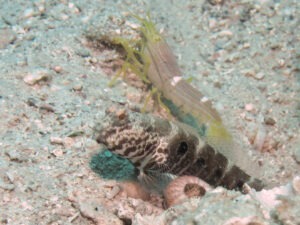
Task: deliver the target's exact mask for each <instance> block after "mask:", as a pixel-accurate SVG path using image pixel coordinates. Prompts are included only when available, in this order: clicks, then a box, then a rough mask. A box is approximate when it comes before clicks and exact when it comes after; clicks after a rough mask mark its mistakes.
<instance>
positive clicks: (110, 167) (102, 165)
mask: <svg viewBox="0 0 300 225" xmlns="http://www.w3.org/2000/svg"><path fill="white" fill-rule="evenodd" d="M90 167H91V169H92V170H93V171H94V172H95V173H97V174H98V175H99V176H100V177H102V178H104V179H114V180H135V179H136V177H137V170H136V169H135V167H134V166H133V165H132V163H131V162H130V161H129V160H128V159H125V158H122V157H120V156H118V155H116V154H113V153H112V152H110V151H108V150H105V151H103V152H101V153H98V154H96V155H94V156H92V158H91V161H90Z"/></svg>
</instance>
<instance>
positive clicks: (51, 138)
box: [50, 137, 64, 145]
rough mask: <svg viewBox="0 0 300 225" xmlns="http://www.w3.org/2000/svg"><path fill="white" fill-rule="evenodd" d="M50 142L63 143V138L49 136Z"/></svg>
mask: <svg viewBox="0 0 300 225" xmlns="http://www.w3.org/2000/svg"><path fill="white" fill-rule="evenodd" d="M50 143H51V144H57V145H63V144H64V140H63V139H62V138H60V137H50Z"/></svg>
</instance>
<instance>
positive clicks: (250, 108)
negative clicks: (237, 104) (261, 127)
mask: <svg viewBox="0 0 300 225" xmlns="http://www.w3.org/2000/svg"><path fill="white" fill-rule="evenodd" d="M253 109H254V105H253V104H252V103H248V104H246V105H245V110H246V111H247V112H251V111H253Z"/></svg>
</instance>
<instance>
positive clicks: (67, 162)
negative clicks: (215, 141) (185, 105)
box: [0, 0, 300, 225]
mask: <svg viewBox="0 0 300 225" xmlns="http://www.w3.org/2000/svg"><path fill="white" fill-rule="evenodd" d="M220 2H222V1H213V0H211V1H204V0H203V1H192V0H189V1H171V0H170V1H167V0H166V1H158V0H154V1H149V2H147V1H121V0H119V1H118V0H117V1H108V0H107V1H105V0H103V1H100V0H94V1H92V0H87V1H79V0H74V1H67V0H50V1H42V0H37V1H21V0H13V1H3V0H2V1H1V2H0V5H1V7H0V15H1V16H0V59H1V60H0V137H1V139H0V147H1V151H0V156H1V157H0V223H1V224H154V223H153V221H157V222H156V224H227V225H229V224H250V223H251V222H252V223H254V222H256V223H255V224H291V225H295V224H300V222H299V218H297V217H296V215H297V214H298V215H299V208H300V206H299V202H300V201H299V189H297V188H299V179H298V178H297V175H299V171H300V166H299V163H300V147H299V146H300V135H299V130H300V129H299V128H300V103H299V101H300V94H299V90H300V85H299V84H300V75H299V69H300V68H299V57H300V55H299V49H300V48H299V43H300V42H299V36H300V33H299V32H300V29H299V24H300V23H299V12H300V2H299V1H297V0H288V1H278V0H274V1H271V0H264V1H259V0H257V1H246V0H243V1H240V2H239V3H236V2H235V1H226V0H225V1H224V2H223V3H220ZM147 11H150V12H151V15H152V18H153V21H154V22H155V23H156V24H157V28H158V29H159V30H160V31H161V32H162V34H163V36H164V37H165V38H166V40H167V41H168V43H169V44H170V46H171V48H172V49H173V50H174V53H175V55H176V56H177V57H178V63H179V65H180V67H181V68H182V71H184V74H185V76H186V77H187V78H188V77H191V76H192V77H193V78H194V79H193V81H192V85H193V86H195V87H197V88H199V90H201V92H202V93H204V94H205V95H206V96H208V97H209V98H210V99H212V101H213V102H214V105H215V107H216V108H217V109H218V111H219V112H220V114H221V116H222V118H223V120H224V121H225V124H226V126H227V127H228V128H229V129H230V130H232V133H233V135H234V137H235V140H236V141H237V142H238V143H239V144H240V145H241V146H242V147H243V149H244V150H245V155H249V157H252V158H253V159H255V161H257V162H259V165H260V166H261V170H262V175H261V178H262V179H263V180H264V181H265V183H266V184H267V189H268V190H271V191H269V192H268V191H266V192H261V193H252V195H242V194H240V193H238V192H233V191H226V190H219V189H218V190H217V191H215V192H214V193H212V194H210V195H208V196H206V197H205V198H204V199H200V200H199V199H193V200H191V202H189V203H186V205H184V204H183V205H181V206H178V207H177V208H175V209H174V210H173V211H172V210H168V211H166V210H164V209H163V208H162V201H163V200H162V199H161V197H160V196H152V197H151V199H150V200H148V201H143V200H142V199H135V198H129V197H127V195H128V193H127V194H126V192H125V191H124V190H125V189H126V188H125V189H124V187H123V189H124V190H123V191H122V184H120V183H118V182H116V181H114V180H109V181H108V180H103V179H101V178H100V177H99V176H98V175H97V174H95V173H94V172H93V171H92V170H91V169H90V167H89V161H90V159H91V156H92V155H93V154H95V153H97V152H98V151H99V149H100V148H101V146H99V145H98V144H97V143H96V142H95V140H94V139H93V126H94V124H95V122H98V121H101V118H103V117H104V115H105V109H107V108H108V107H110V106H111V105H112V104H113V103H116V102H118V103H121V104H127V105H131V106H137V107H140V106H141V105H142V103H141V101H142V99H143V98H144V97H145V96H146V95H147V92H146V91H145V88H144V85H143V84H140V83H141V82H139V81H136V77H133V78H131V81H130V77H129V78H128V79H129V82H127V81H124V80H121V79H120V80H118V82H117V83H116V85H115V86H114V87H112V88H110V87H108V82H109V81H110V80H111V78H112V76H113V75H114V74H115V73H116V72H117V69H118V68H115V67H114V65H112V64H114V63H112V62H115V61H118V60H119V58H120V55H119V53H118V52H117V51H115V50H114V49H110V48H105V47H103V46H102V47H103V48H101V46H100V47H99V48H96V47H95V45H93V43H91V37H94V38H95V39H97V37H99V38H101V37H102V36H103V35H104V36H105V35H109V34H110V33H111V32H112V33H115V34H119V35H120V36H123V35H128V34H129V35H132V34H133V35H134V33H135V31H134V30H132V29H130V27H136V26H138V25H139V23H138V21H136V20H135V19H134V18H132V17H130V16H129V13H130V12H133V13H135V14H139V15H140V16H145V15H146V12H147ZM128 29H129V30H130V31H128ZM87 37H89V38H87ZM96 41H97V40H96ZM132 80H133V82H132ZM132 83H134V84H133V85H132ZM153 113H156V114H159V113H158V112H156V111H155V112H153ZM287 183H289V185H288V187H287V186H286V188H287V189H288V190H289V191H287V189H284V188H283V187H282V185H286V184H287ZM297 185H298V186H297ZM279 187H281V188H279ZM275 189H276V191H275ZM283 189H284V191H283V192H280V191H278V190H283ZM272 190H273V191H272ZM277 191H278V192H277ZM274 193H281V194H282V193H285V194H286V196H287V197H285V198H283V199H281V201H279V202H277V204H278V205H277V208H275V207H274V205H273V206H272V207H271V206H266V204H265V205H264V204H263V203H262V201H258V200H257V198H258V199H264V198H263V197H262V195H265V196H269V195H274ZM220 196H223V197H220ZM249 196H250V197H249ZM253 196H254V197H253ZM255 196H256V197H255ZM249 199H250V200H249ZM213 202H214V203H215V202H217V204H212V203H213ZM297 210H298V211H297ZM297 219H298V220H297ZM151 222H152V223H151ZM252 223H251V224H252Z"/></svg>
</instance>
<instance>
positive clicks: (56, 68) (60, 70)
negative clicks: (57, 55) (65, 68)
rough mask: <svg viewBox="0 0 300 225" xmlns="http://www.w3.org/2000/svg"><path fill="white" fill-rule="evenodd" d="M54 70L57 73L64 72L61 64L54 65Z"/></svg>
mask: <svg viewBox="0 0 300 225" xmlns="http://www.w3.org/2000/svg"><path fill="white" fill-rule="evenodd" d="M53 70H54V71H55V72H56V73H61V72H62V67H61V66H54V67H53Z"/></svg>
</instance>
